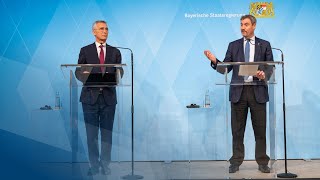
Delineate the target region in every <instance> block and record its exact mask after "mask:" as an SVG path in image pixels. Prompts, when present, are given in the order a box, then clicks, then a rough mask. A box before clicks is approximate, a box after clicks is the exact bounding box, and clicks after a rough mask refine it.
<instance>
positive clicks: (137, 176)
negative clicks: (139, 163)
mask: <svg viewBox="0 0 320 180" xmlns="http://www.w3.org/2000/svg"><path fill="white" fill-rule="evenodd" d="M114 48H118V49H125V50H129V51H130V53H131V128H132V129H131V174H128V175H125V176H123V177H122V179H129V180H136V179H143V176H141V175H135V174H134V103H133V94H134V93H133V52H132V49H130V48H127V47H114Z"/></svg>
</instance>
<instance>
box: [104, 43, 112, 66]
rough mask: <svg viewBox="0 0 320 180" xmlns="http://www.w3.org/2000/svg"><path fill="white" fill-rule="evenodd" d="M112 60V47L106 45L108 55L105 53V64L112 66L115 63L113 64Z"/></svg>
mask: <svg viewBox="0 0 320 180" xmlns="http://www.w3.org/2000/svg"><path fill="white" fill-rule="evenodd" d="M111 60H112V58H111V47H110V46H109V45H106V53H105V59H104V63H105V64H112V63H113V62H111Z"/></svg>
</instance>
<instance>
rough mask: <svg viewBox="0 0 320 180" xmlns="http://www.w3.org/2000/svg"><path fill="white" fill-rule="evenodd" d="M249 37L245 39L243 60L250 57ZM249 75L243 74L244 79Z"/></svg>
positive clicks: (246, 60)
mask: <svg viewBox="0 0 320 180" xmlns="http://www.w3.org/2000/svg"><path fill="white" fill-rule="evenodd" d="M249 43H250V39H247V42H246V47H245V48H244V60H245V62H249V59H250V44H249ZM248 78H249V76H244V80H247V79H248Z"/></svg>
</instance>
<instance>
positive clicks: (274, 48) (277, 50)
mask: <svg viewBox="0 0 320 180" xmlns="http://www.w3.org/2000/svg"><path fill="white" fill-rule="evenodd" d="M271 49H274V50H277V51H280V53H281V61H282V62H283V59H284V58H283V52H282V50H281V49H279V48H271Z"/></svg>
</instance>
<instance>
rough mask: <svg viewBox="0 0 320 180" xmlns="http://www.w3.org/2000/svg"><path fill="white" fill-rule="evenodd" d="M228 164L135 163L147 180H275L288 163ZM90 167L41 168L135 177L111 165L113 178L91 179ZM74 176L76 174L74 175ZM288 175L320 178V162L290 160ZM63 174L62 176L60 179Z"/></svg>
mask: <svg viewBox="0 0 320 180" xmlns="http://www.w3.org/2000/svg"><path fill="white" fill-rule="evenodd" d="M228 166H229V164H227V162H225V161H191V162H190V163H189V162H188V161H178V162H176V161H175V162H135V166H134V167H135V174H137V175H142V176H144V178H143V179H145V180H166V179H228V178H229V179H274V178H277V177H276V175H277V174H278V173H283V172H284V161H283V160H278V161H277V162H276V163H275V165H274V167H273V168H272V172H271V173H261V172H260V171H258V165H257V163H256V162H255V161H245V162H244V163H243V164H242V165H241V166H240V170H239V171H237V172H236V173H233V174H229V173H228ZM88 167H89V166H88V163H74V164H73V171H72V164H70V163H42V164H41V168H42V170H44V171H47V174H53V173H54V174H55V176H57V175H58V176H57V177H59V178H61V179H64V178H63V177H64V176H65V177H73V178H75V179H97V180H98V179H112V180H118V179H119V180H120V179H121V177H123V176H124V175H127V174H130V173H131V163H130V162H113V163H111V164H110V169H111V174H110V175H108V176H105V175H101V174H98V175H95V176H93V177H88V176H87V171H88ZM72 172H73V174H72ZM288 172H291V173H295V174H297V175H298V179H301V178H302V179H303V178H320V160H308V161H306V160H288ZM59 174H60V175H59Z"/></svg>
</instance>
